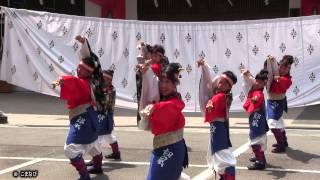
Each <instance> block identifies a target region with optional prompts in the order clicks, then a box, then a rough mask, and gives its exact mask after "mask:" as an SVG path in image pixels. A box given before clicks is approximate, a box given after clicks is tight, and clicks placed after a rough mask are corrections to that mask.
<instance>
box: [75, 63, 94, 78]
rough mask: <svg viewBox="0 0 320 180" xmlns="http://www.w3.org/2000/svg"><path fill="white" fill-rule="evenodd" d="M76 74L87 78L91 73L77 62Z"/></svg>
mask: <svg viewBox="0 0 320 180" xmlns="http://www.w3.org/2000/svg"><path fill="white" fill-rule="evenodd" d="M77 74H78V76H79V77H81V78H89V77H90V76H91V75H92V72H91V71H89V70H87V69H86V68H85V67H83V66H82V65H80V64H79V65H78V68H77Z"/></svg>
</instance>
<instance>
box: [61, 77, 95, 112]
mask: <svg viewBox="0 0 320 180" xmlns="http://www.w3.org/2000/svg"><path fill="white" fill-rule="evenodd" d="M62 79H63V84H62V85H61V91H60V98H61V99H63V100H67V108H68V109H73V108H75V107H77V106H79V105H82V104H88V103H89V104H93V102H92V97H91V87H90V84H89V81H88V80H86V79H83V78H80V77H75V76H62Z"/></svg>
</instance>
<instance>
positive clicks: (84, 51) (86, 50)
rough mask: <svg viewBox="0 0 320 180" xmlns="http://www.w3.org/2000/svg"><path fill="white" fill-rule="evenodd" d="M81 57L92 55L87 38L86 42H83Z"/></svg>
mask: <svg viewBox="0 0 320 180" xmlns="http://www.w3.org/2000/svg"><path fill="white" fill-rule="evenodd" d="M80 57H81V58H86V57H90V50H89V45H88V41H87V39H86V40H85V42H84V43H83V44H82V43H81V47H80Z"/></svg>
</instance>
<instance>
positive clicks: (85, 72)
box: [52, 36, 293, 180]
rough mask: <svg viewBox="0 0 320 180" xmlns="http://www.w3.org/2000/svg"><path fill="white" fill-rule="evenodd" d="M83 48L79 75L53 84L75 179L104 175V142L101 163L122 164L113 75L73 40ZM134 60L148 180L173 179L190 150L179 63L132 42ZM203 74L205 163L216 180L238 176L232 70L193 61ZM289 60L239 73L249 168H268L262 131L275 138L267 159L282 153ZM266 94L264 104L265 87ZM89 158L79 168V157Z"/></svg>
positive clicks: (85, 46) (269, 60) (157, 47)
mask: <svg viewBox="0 0 320 180" xmlns="http://www.w3.org/2000/svg"><path fill="white" fill-rule="evenodd" d="M76 40H77V41H79V42H80V43H81V49H80V55H81V59H80V61H79V64H78V67H77V76H61V77H59V79H57V80H56V81H54V82H53V83H52V85H53V88H55V87H56V86H60V98H61V99H62V100H66V102H67V108H68V109H69V119H70V129H69V133H68V136H67V139H66V143H65V146H64V152H65V155H66V157H67V158H69V159H70V162H71V164H72V165H73V166H74V167H75V168H76V170H77V171H78V172H79V175H80V180H87V179H90V175H89V174H99V173H102V172H103V170H102V159H103V155H102V151H101V146H102V144H104V143H108V144H110V146H111V148H112V153H111V154H109V155H106V156H105V158H109V159H114V160H121V154H120V151H119V147H118V142H117V138H116V137H115V136H114V135H113V134H112V131H113V127H114V120H113V115H114V113H113V109H114V106H115V99H116V90H115V88H114V87H113V85H112V79H113V73H114V72H113V71H112V70H103V69H102V68H101V64H100V61H99V58H98V57H97V56H96V55H95V54H94V53H93V52H92V50H91V48H90V45H89V43H88V41H87V39H86V38H84V37H81V36H77V37H76ZM137 48H138V49H139V52H140V53H139V55H138V57H137V61H138V65H137V68H136V69H137V73H136V84H137V97H138V113H137V124H138V128H139V129H143V130H147V131H150V132H151V133H152V134H153V136H154V138H153V150H152V152H151V158H150V167H149V172H148V175H147V176H146V179H147V180H178V179H179V178H180V179H183V178H184V177H182V176H181V174H182V170H183V168H187V166H188V151H187V146H186V143H187V142H185V140H184V138H183V129H184V126H185V117H184V115H183V113H182V111H183V109H184V106H185V104H184V102H183V100H182V98H181V95H180V94H179V92H178V91H177V86H178V85H179V84H180V78H181V75H180V72H181V71H182V70H183V68H182V66H181V65H180V64H179V63H170V62H169V60H168V58H167V57H166V56H165V50H164V48H163V47H162V46H161V45H153V46H151V45H148V44H145V43H143V42H141V43H139V44H138V47H137ZM196 63H197V65H198V67H199V68H201V79H200V84H199V104H200V108H201V111H202V112H203V115H204V122H205V123H209V124H210V131H208V132H209V133H210V141H209V148H208V149H209V150H208V156H207V163H208V165H209V167H210V168H212V170H213V172H215V173H217V174H219V176H220V179H222V180H233V179H235V176H236V170H235V166H236V162H237V161H236V158H235V157H234V156H233V154H232V151H231V149H230V147H231V146H232V145H231V141H230V135H229V109H230V106H231V104H232V87H233V85H235V84H236V83H237V76H236V75H235V74H234V73H233V72H232V71H225V72H223V73H222V74H220V75H215V73H214V72H213V69H212V68H211V67H210V66H209V65H208V64H207V63H206V61H205V59H199V60H197V61H196ZM292 63H293V57H292V56H290V55H285V56H283V58H282V59H281V60H280V61H279V62H278V61H277V60H276V59H275V58H274V57H272V56H268V57H267V58H266V61H265V63H264V66H263V67H261V71H260V72H259V73H258V74H256V75H255V76H254V75H252V74H251V73H250V71H249V70H248V69H245V68H243V69H242V70H241V71H242V73H241V77H242V78H243V82H244V83H243V86H242V87H243V90H244V92H245V94H246V97H247V99H246V101H245V103H244V104H243V109H244V110H245V111H246V112H247V114H248V123H249V128H250V130H249V140H250V146H251V148H252V151H253V154H254V157H252V158H250V159H249V161H251V162H252V164H250V165H249V166H248V169H249V170H263V169H265V168H266V163H267V158H266V157H265V154H264V152H265V151H266V147H267V132H268V130H269V129H270V130H271V132H272V133H273V134H274V137H275V139H276V142H277V143H276V144H274V145H272V146H273V147H274V149H273V150H272V152H273V153H281V152H285V151H286V147H287V146H288V142H287V137H286V132H285V127H284V122H283V119H282V115H283V112H284V111H287V100H286V91H287V90H288V88H289V87H290V85H291V84H292V81H291V76H290V69H291V65H292ZM265 88H266V92H267V95H268V96H267V98H266V99H267V101H266V103H265V96H264V93H263V92H264V89H265ZM85 154H89V155H91V156H92V160H91V161H90V162H87V163H86V162H85V161H84V159H83V156H84V155H85Z"/></svg>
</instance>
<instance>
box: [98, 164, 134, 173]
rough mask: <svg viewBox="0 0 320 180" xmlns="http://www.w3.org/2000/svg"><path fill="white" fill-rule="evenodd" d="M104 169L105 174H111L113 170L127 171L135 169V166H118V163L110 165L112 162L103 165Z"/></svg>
mask: <svg viewBox="0 0 320 180" xmlns="http://www.w3.org/2000/svg"><path fill="white" fill-rule="evenodd" d="M102 166H103V167H102V169H103V172H110V171H113V170H117V169H125V168H126V169H127V168H135V167H136V166H135V165H131V164H116V163H112V162H111V163H110V162H106V163H103V164H102Z"/></svg>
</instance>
